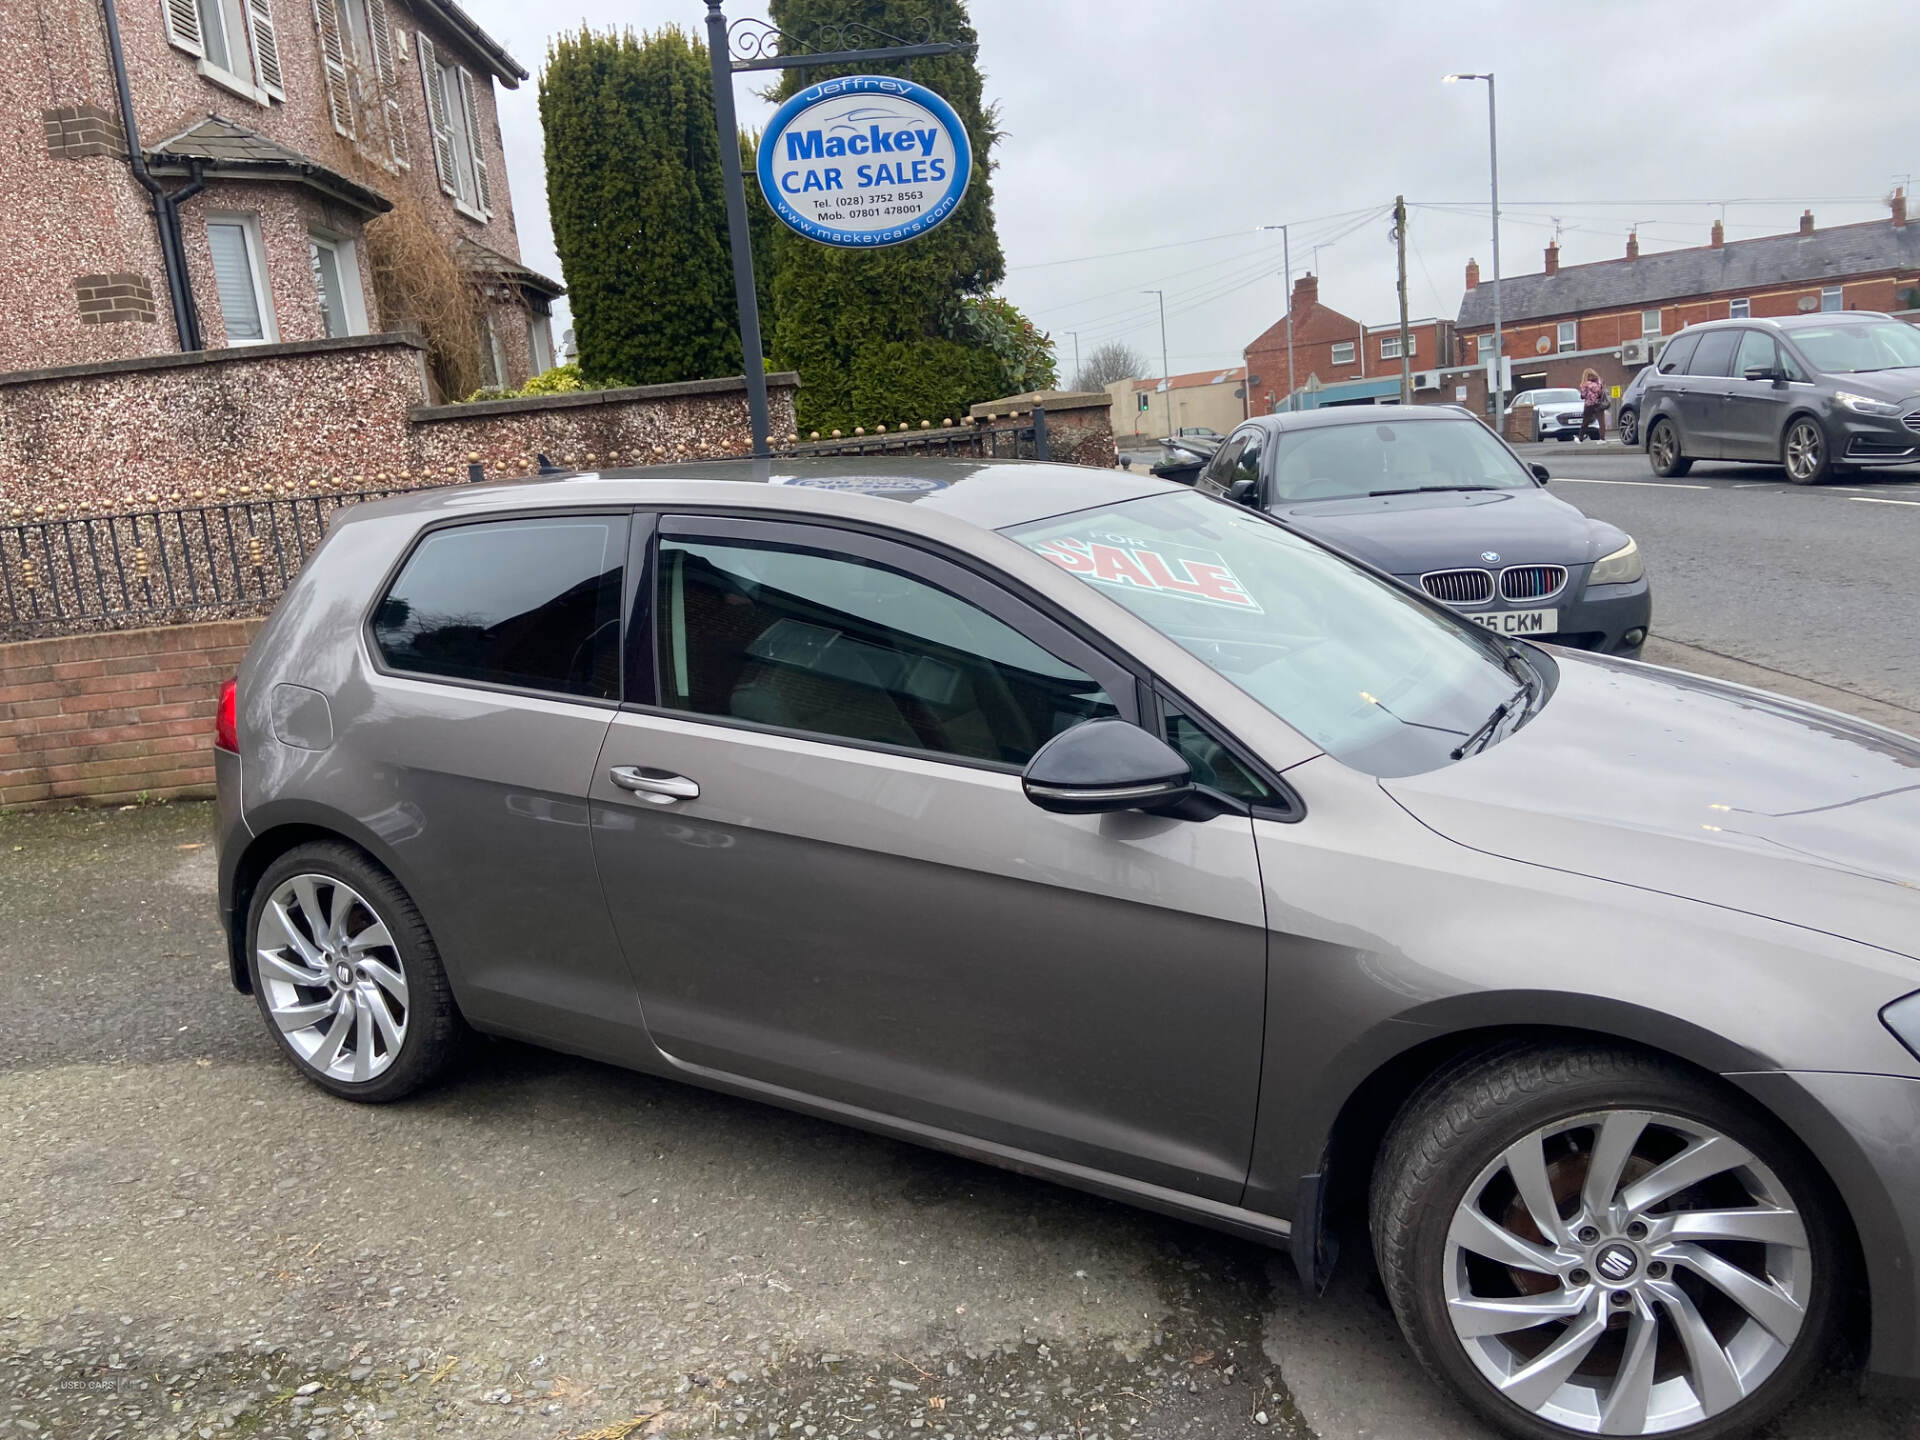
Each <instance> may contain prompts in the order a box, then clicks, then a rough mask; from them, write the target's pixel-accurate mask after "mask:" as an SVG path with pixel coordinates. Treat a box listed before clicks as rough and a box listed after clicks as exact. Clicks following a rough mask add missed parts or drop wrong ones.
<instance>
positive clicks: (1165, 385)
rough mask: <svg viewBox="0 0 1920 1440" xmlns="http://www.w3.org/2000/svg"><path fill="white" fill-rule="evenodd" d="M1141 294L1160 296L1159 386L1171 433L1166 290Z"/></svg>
mask: <svg viewBox="0 0 1920 1440" xmlns="http://www.w3.org/2000/svg"><path fill="white" fill-rule="evenodd" d="M1140 293H1141V294H1142V295H1158V296H1159V297H1160V377H1161V378H1160V388H1161V390H1162V392H1163V393H1164V394H1165V395H1166V397H1167V433H1168V434H1169V435H1171V434H1173V371H1171V370H1169V369H1168V368H1167V292H1166V291H1164V290H1142V291H1141V292H1140Z"/></svg>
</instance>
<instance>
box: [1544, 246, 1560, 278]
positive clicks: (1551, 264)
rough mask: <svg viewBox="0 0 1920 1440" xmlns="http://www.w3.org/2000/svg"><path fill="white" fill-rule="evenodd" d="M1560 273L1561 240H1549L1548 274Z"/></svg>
mask: <svg viewBox="0 0 1920 1440" xmlns="http://www.w3.org/2000/svg"><path fill="white" fill-rule="evenodd" d="M1559 273H1560V242H1559V241H1558V240H1549V241H1548V242H1547V274H1549V275H1558V274H1559Z"/></svg>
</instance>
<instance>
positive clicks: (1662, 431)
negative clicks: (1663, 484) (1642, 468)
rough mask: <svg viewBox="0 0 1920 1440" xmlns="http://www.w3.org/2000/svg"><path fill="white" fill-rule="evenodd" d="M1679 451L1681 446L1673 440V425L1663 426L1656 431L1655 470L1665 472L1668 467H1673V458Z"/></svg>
mask: <svg viewBox="0 0 1920 1440" xmlns="http://www.w3.org/2000/svg"><path fill="white" fill-rule="evenodd" d="M1678 450H1679V445H1678V443H1677V442H1676V441H1675V440H1674V438H1673V427H1672V426H1671V425H1662V426H1659V427H1658V428H1657V429H1655V430H1654V432H1653V463H1654V468H1655V469H1658V470H1665V469H1666V468H1667V467H1668V466H1670V465H1672V464H1673V457H1674V455H1675V453H1676V452H1677V451H1678Z"/></svg>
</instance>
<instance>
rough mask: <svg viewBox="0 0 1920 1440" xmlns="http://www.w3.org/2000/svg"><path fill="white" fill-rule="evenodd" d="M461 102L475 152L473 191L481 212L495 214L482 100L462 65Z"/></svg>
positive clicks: (488, 215)
mask: <svg viewBox="0 0 1920 1440" xmlns="http://www.w3.org/2000/svg"><path fill="white" fill-rule="evenodd" d="M460 104H461V105H462V106H463V107H465V109H466V112H467V149H469V150H470V151H472V152H473V192H474V194H475V195H476V196H477V197H478V198H479V201H480V207H479V208H480V213H481V214H482V215H484V216H487V217H488V218H489V219H490V218H492V216H493V187H492V186H491V185H489V184H488V183H487V143H486V141H485V140H483V139H481V138H480V102H479V101H478V100H476V99H475V98H474V93H473V76H472V75H470V74H468V73H467V69H466V67H465V66H464V65H463V66H461V67H460Z"/></svg>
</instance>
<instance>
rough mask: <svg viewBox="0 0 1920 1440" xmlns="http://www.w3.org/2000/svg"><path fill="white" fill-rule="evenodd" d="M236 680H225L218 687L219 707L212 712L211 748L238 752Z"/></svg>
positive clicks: (238, 721)
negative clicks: (225, 681)
mask: <svg viewBox="0 0 1920 1440" xmlns="http://www.w3.org/2000/svg"><path fill="white" fill-rule="evenodd" d="M236 684H237V682H236V681H233V680H229V681H227V683H226V684H224V685H222V686H221V687H220V708H219V709H217V710H215V711H214V712H213V748H214V749H216V750H230V751H232V752H233V753H234V754H236V755H237V754H239V753H240V720H239V715H238V713H237V712H238V709H239V706H238V703H237V700H236V695H235V686H236Z"/></svg>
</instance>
